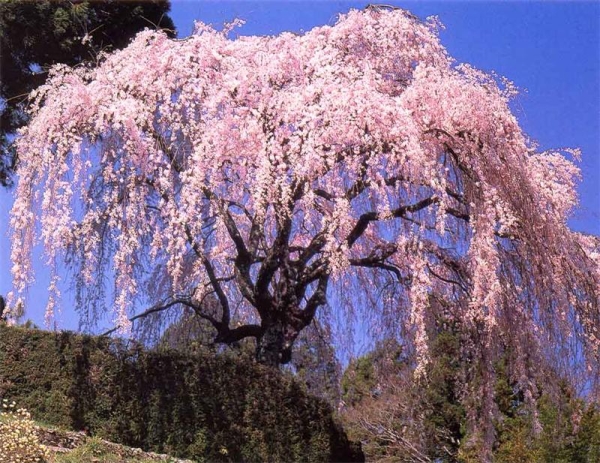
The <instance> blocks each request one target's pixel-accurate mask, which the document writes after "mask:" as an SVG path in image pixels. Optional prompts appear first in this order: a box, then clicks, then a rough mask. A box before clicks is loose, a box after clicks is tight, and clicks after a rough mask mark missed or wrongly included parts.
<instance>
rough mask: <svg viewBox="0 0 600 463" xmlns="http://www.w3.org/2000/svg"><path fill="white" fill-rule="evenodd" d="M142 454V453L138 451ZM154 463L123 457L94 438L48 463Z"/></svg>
mask: <svg viewBox="0 0 600 463" xmlns="http://www.w3.org/2000/svg"><path fill="white" fill-rule="evenodd" d="M131 452H135V451H134V450H132V449H128V453H131ZM139 452H140V453H142V451H141V450H140V451H139ZM84 461H85V462H90V463H155V462H156V461H157V459H150V458H145V457H144V456H142V455H140V456H139V457H135V456H124V455H123V454H120V453H119V452H115V450H114V445H109V444H107V443H105V442H104V441H102V440H101V439H98V438H96V437H91V438H89V439H88V440H87V441H86V443H85V444H84V445H82V446H79V447H77V448H75V449H73V450H71V451H70V452H68V453H57V454H55V455H54V456H53V457H52V458H51V460H50V462H49V463H81V462H84ZM160 461H164V462H165V463H173V462H175V461H176V460H174V459H171V458H167V459H165V460H160Z"/></svg>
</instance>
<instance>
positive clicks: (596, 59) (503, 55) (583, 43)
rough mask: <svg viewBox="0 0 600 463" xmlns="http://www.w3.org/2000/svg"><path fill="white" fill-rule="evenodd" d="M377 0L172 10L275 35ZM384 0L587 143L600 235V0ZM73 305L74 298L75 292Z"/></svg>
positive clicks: (583, 192)
mask: <svg viewBox="0 0 600 463" xmlns="http://www.w3.org/2000/svg"><path fill="white" fill-rule="evenodd" d="M368 3H369V2H345V1H320V2H303V1H259V2H256V1H238V2H228V1H211V2H208V1H192V0H189V1H181V0H172V11H171V17H172V18H173V20H174V22H175V25H176V26H177V28H178V32H179V35H180V36H186V35H189V33H190V32H191V30H192V25H193V21H194V20H201V21H203V22H205V23H212V24H213V25H215V26H219V25H221V24H222V23H223V22H226V21H231V20H232V19H235V18H240V19H244V20H246V25H245V26H243V27H242V28H241V29H238V30H237V31H238V33H239V34H241V35H255V34H259V35H267V34H277V33H279V32H281V31H285V30H291V31H295V32H301V31H306V30H309V29H311V28H313V27H315V26H319V25H324V24H331V25H333V24H334V23H335V20H336V17H337V15H338V14H339V13H344V12H347V11H348V10H349V9H350V8H364V7H365V6H366V5H367V4H368ZM372 3H376V2H375V1H374V2H372ZM381 3H385V4H392V5H396V6H399V7H401V8H404V9H407V10H410V11H411V12H412V13H414V14H416V15H417V16H419V17H421V18H425V17H427V16H430V15H438V16H439V17H440V19H441V21H442V22H443V23H444V25H445V26H446V29H445V30H444V31H442V33H441V40H442V43H443V44H444V45H445V46H446V48H447V49H448V51H449V52H450V54H451V55H452V56H453V57H454V58H456V59H457V61H459V62H467V63H470V64H472V65H474V66H475V67H477V68H480V69H483V70H486V71H492V70H493V71H496V72H497V73H498V74H501V75H504V76H506V77H508V78H509V79H511V80H512V81H514V82H515V83H516V84H517V86H519V87H520V88H521V89H522V90H523V92H522V94H521V95H520V96H519V97H518V99H517V101H515V103H514V111H515V112H516V114H517V116H518V118H519V121H520V123H521V125H522V127H523V128H524V129H525V131H526V132H527V133H528V134H529V135H530V136H531V137H532V138H533V139H535V140H537V142H538V143H539V144H540V147H541V148H542V149H547V148H558V147H579V148H581V150H582V152H583V160H582V163H581V168H582V173H583V181H582V183H581V185H580V187H579V193H580V196H581V206H580V207H579V209H578V210H577V211H576V212H575V213H574V216H573V218H572V219H571V221H570V225H571V227H572V228H573V229H575V230H578V231H584V232H588V233H594V234H598V235H600V2H529V1H527V2H525V1H523V2H483V1H481V2H454V1H444V2H433V1H431V2H428V1H424V2H395V1H392V0H382V1H381ZM11 202H12V199H11V195H10V194H9V193H7V192H6V191H4V190H2V191H0V246H1V247H0V263H1V265H0V267H1V268H0V294H6V293H7V292H8V291H9V289H10V263H9V242H8V239H7V238H6V231H7V221H8V211H9V209H10V204H11ZM37 267H38V269H39V268H40V266H39V265H38V266H37ZM42 280H44V278H43V275H42V277H41V278H40V281H42ZM44 291H45V285H43V284H41V283H40V285H38V287H35V288H33V289H32V291H31V293H30V297H29V301H28V304H27V305H28V313H27V314H26V317H27V318H31V319H32V320H34V321H35V322H36V323H37V324H39V325H41V324H42V320H43V310H44V307H45V304H46V296H45V293H44ZM64 306H65V307H67V306H69V298H68V296H67V297H65V300H64ZM61 319H62V321H61V322H60V323H61V326H62V327H67V328H74V327H76V325H77V323H76V321H75V316H74V314H73V313H72V311H71V310H67V309H65V311H64V314H63V316H62V317H59V320H61Z"/></svg>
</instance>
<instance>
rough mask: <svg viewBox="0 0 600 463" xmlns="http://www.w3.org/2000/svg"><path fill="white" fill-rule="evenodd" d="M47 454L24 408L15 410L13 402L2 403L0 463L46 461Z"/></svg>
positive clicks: (0, 411) (0, 416)
mask: <svg viewBox="0 0 600 463" xmlns="http://www.w3.org/2000/svg"><path fill="white" fill-rule="evenodd" d="M48 457H49V452H48V450H47V449H46V447H45V446H43V445H42V444H40V442H39V439H38V435H37V431H36V426H35V423H34V422H33V420H32V419H31V415H30V413H29V412H28V411H27V410H25V409H24V408H19V409H15V403H14V402H10V403H9V402H8V400H7V399H4V400H3V401H2V409H1V410H0V461H2V463H34V462H43V461H46V460H47V459H48Z"/></svg>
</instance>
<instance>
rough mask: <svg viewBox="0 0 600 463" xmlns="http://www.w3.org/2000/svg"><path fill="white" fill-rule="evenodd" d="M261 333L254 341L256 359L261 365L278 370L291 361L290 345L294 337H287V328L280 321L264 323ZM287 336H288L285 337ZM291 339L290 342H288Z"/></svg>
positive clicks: (288, 328)
mask: <svg viewBox="0 0 600 463" xmlns="http://www.w3.org/2000/svg"><path fill="white" fill-rule="evenodd" d="M262 327H263V332H262V335H261V336H260V337H258V338H257V339H256V359H257V360H258V362H259V363H262V364H263V365H268V366H271V367H275V368H279V367H280V366H281V365H285V364H286V363H289V362H290V360H291V359H292V345H293V342H294V339H295V338H296V336H291V337H290V336H289V333H287V331H289V330H290V327H289V326H286V324H285V323H284V322H283V321H281V320H275V321H272V322H271V323H264V321H263V325H262ZM286 334H288V336H286ZM290 339H291V340H290Z"/></svg>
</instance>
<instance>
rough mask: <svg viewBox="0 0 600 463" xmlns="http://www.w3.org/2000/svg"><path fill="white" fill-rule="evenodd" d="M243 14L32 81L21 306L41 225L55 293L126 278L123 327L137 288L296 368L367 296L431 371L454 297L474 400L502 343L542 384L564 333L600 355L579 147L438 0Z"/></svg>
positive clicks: (483, 392) (18, 246) (16, 260)
mask: <svg viewBox="0 0 600 463" xmlns="http://www.w3.org/2000/svg"><path fill="white" fill-rule="evenodd" d="M236 25H237V23H234V24H232V25H230V27H226V28H225V29H224V30H222V31H216V30H214V29H212V28H211V27H209V26H207V25H204V24H202V23H197V25H196V31H195V34H194V35H192V36H191V37H189V38H187V39H185V40H172V39H169V38H168V37H167V36H166V35H164V34H163V33H160V32H156V31H145V32H142V33H140V34H139V35H138V36H137V38H136V39H135V40H134V41H133V42H132V43H131V44H130V45H129V46H128V47H127V48H125V49H123V50H122V51H119V52H116V53H114V54H112V55H108V56H105V57H104V60H103V62H102V63H101V64H100V65H99V66H98V67H97V68H94V69H88V68H86V67H78V68H68V67H55V68H54V69H53V71H52V74H51V77H50V79H49V80H48V82H47V83H46V84H45V85H44V86H43V87H41V88H39V89H38V90H37V91H36V92H34V94H33V95H32V105H31V110H30V111H31V122H30V123H29V125H28V127H26V128H25V129H24V130H23V132H22V133H21V136H20V139H19V140H18V150H19V159H20V166H19V170H18V174H19V180H18V188H17V190H16V200H15V204H14V208H13V210H12V216H11V227H12V240H13V241H12V262H13V269H12V270H13V275H14V292H13V294H12V295H11V296H12V299H11V301H12V302H11V304H12V305H13V306H14V305H16V304H17V301H18V298H19V297H20V295H21V294H22V293H23V292H24V291H25V290H26V288H27V287H28V285H29V284H30V283H31V281H32V279H33V267H32V263H31V262H32V261H31V253H32V248H33V247H34V246H35V245H36V244H37V243H41V244H42V245H43V249H44V250H45V255H46V258H47V261H48V263H49V265H50V267H51V268H52V269H53V277H52V280H51V284H50V296H49V303H48V314H51V313H52V310H53V308H54V306H55V305H56V301H57V293H58V289H57V288H58V287H59V273H60V272H59V270H60V269H61V268H63V267H62V265H64V264H61V262H66V264H67V266H68V267H69V268H70V269H71V270H72V271H73V275H74V276H75V279H76V282H77V285H76V287H77V288H79V290H80V292H81V294H82V295H84V296H86V297H87V298H88V299H89V301H87V303H86V304H85V305H82V306H81V309H83V310H85V309H86V308H88V309H89V310H92V308H93V307H97V305H94V304H93V300H94V299H96V301H97V300H98V299H102V298H103V297H104V293H103V292H102V291H99V290H93V289H91V288H93V287H94V285H97V284H98V283H99V282H102V283H101V284H104V282H105V281H107V280H108V281H112V282H113V283H114V287H113V288H112V289H111V290H110V291H109V293H110V294H113V293H114V304H113V305H114V307H113V308H114V314H115V315H114V323H115V326H116V327H118V328H119V329H121V330H123V331H125V332H127V330H129V329H130V323H131V319H132V318H134V317H135V316H137V317H139V316H140V315H141V314H140V313H139V312H137V314H136V313H134V311H135V310H136V309H137V310H138V311H139V310H143V311H144V312H143V314H148V313H150V312H152V313H157V312H161V311H166V310H167V309H169V310H173V309H174V310H177V307H181V306H185V307H187V308H189V309H192V310H193V311H194V312H195V313H196V314H197V316H199V317H202V318H204V319H205V320H207V321H208V322H210V323H211V324H212V325H213V326H214V328H215V330H216V333H217V334H216V338H215V341H216V342H219V343H233V342H237V341H239V340H241V339H243V338H246V337H252V338H255V339H256V345H257V358H258V360H259V361H261V362H264V363H266V364H269V365H273V366H278V365H280V364H284V363H286V362H288V361H289V360H290V355H291V350H292V347H293V344H294V341H295V339H296V338H297V337H298V335H299V333H300V332H301V331H302V330H303V329H304V328H305V327H307V326H308V325H309V324H310V323H311V322H312V321H313V320H314V319H315V316H319V317H320V316H321V314H325V313H326V312H327V311H329V312H331V311H336V312H337V313H338V314H344V315H347V316H349V317H350V316H351V315H352V313H353V311H355V310H357V309H356V307H358V306H360V305H361V304H362V305H363V306H364V307H367V306H368V307H367V308H368V311H370V313H372V314H374V315H375V316H376V317H379V318H378V319H379V320H380V323H381V324H384V325H385V324H387V323H398V322H399V323H400V324H401V325H402V326H403V327H405V330H404V336H405V338H406V339H411V340H412V343H411V345H412V346H413V347H414V354H415V359H416V362H415V365H416V373H417V375H418V374H419V373H422V372H423V371H424V367H425V366H426V365H427V362H428V348H427V345H428V342H427V327H428V324H429V323H431V314H430V310H431V307H432V305H438V306H439V305H440V304H442V305H443V306H444V307H446V308H447V311H448V312H449V314H446V316H451V317H454V318H456V319H457V320H458V321H459V322H460V323H461V325H462V326H465V327H468V330H469V332H470V333H471V335H470V338H469V339H470V341H469V342H470V344H469V343H467V344H468V345H467V344H465V349H470V352H471V353H472V355H471V357H472V358H473V359H476V360H478V365H480V371H481V375H482V377H483V378H484V380H483V381H481V382H479V383H478V386H477V387H479V388H480V390H479V391H478V392H477V394H478V396H479V397H491V396H492V395H493V376H494V359H495V358H496V357H497V355H498V352H499V346H501V345H503V343H507V342H509V343H510V344H511V345H512V346H513V349H512V352H513V357H514V358H513V361H514V365H515V368H514V370H513V376H514V377H515V378H516V379H517V380H518V381H519V382H520V384H523V385H524V387H526V386H527V384H530V382H529V381H528V378H530V377H531V375H533V374H535V366H536V358H539V357H540V356H546V355H551V354H552V355H562V356H565V358H571V359H577V360H580V361H581V363H584V364H585V366H586V368H587V369H588V371H589V372H591V373H592V375H593V376H595V377H597V376H598V372H599V371H600V369H599V367H598V360H599V358H598V356H599V346H600V333H599V331H598V329H599V326H600V312H599V299H600V273H599V268H600V267H599V253H598V243H597V242H596V241H595V239H594V238H593V237H589V236H585V235H582V234H578V233H574V232H572V231H570V230H569V228H568V226H567V223H566V222H567V218H568V217H569V214H570V212H571V211H572V210H573V209H574V207H575V206H576V204H577V193H576V183H577V180H578V177H579V176H580V171H579V169H578V167H577V166H576V164H575V163H574V161H576V160H577V158H578V156H579V153H578V151H577V150H553V151H548V152H539V150H537V149H536V146H535V144H534V143H532V142H531V141H529V139H528V138H527V136H526V135H525V134H524V132H523V131H522V129H521V128H520V127H519V124H518V121H517V119H516V117H515V116H514V115H513V114H512V113H511V111H510V108H509V103H510V100H511V98H512V97H513V96H514V95H515V93H516V92H515V89H514V86H513V85H512V84H511V83H510V82H509V81H507V80H505V79H500V78H496V77H494V76H490V75H487V74H485V73H483V72H480V71H478V70H476V69H474V68H472V67H470V66H468V65H462V64H457V63H456V62H455V61H453V59H452V58H451V57H450V56H449V55H448V53H447V52H446V50H445V49H444V47H443V46H442V45H441V44H440V41H439V39H438V36H437V30H438V28H439V24H438V23H437V21H436V20H435V19H430V20H428V21H425V22H423V21H420V20H418V19H417V18H415V17H414V16H412V15H410V14H409V13H407V12H405V11H403V10H399V9H388V8H381V7H379V8H378V7H370V8H367V9H365V10H364V11H350V12H349V13H348V14H345V15H342V16H340V19H339V20H338V22H337V23H336V24H335V25H334V26H325V27H318V28H315V29H313V30H311V31H310V32H307V33H306V34H304V35H297V34H292V33H283V34H281V35H279V36H275V37H244V36H242V37H237V38H235V39H231V38H230V37H229V36H230V34H229V32H230V30H231V28H232V27H234V26H236ZM149 287H150V288H153V289H154V290H155V291H154V293H157V294H154V295H153V296H152V297H155V299H154V300H153V301H151V302H150V303H149V306H146V307H145V308H142V309H140V308H139V306H136V304H134V303H133V301H135V300H136V297H138V296H140V295H141V294H142V292H143V293H144V295H147V294H153V292H148V288H149ZM157 289H158V291H156V290H157ZM206 298H211V300H214V301H216V302H217V303H216V304H208V305H206V307H210V310H209V309H205V304H203V301H204V300H206ZM433 298H434V299H435V300H436V301H437V302H436V304H432V303H431V301H432V300H433ZM148 307H150V308H148ZM232 320H234V321H235V323H234V322H233V321H232ZM573 352H576V354H573ZM573 355H575V356H573ZM569 356H570V357H569ZM534 393H535V391H530V394H534ZM482 413H485V410H483V412H482Z"/></svg>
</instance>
